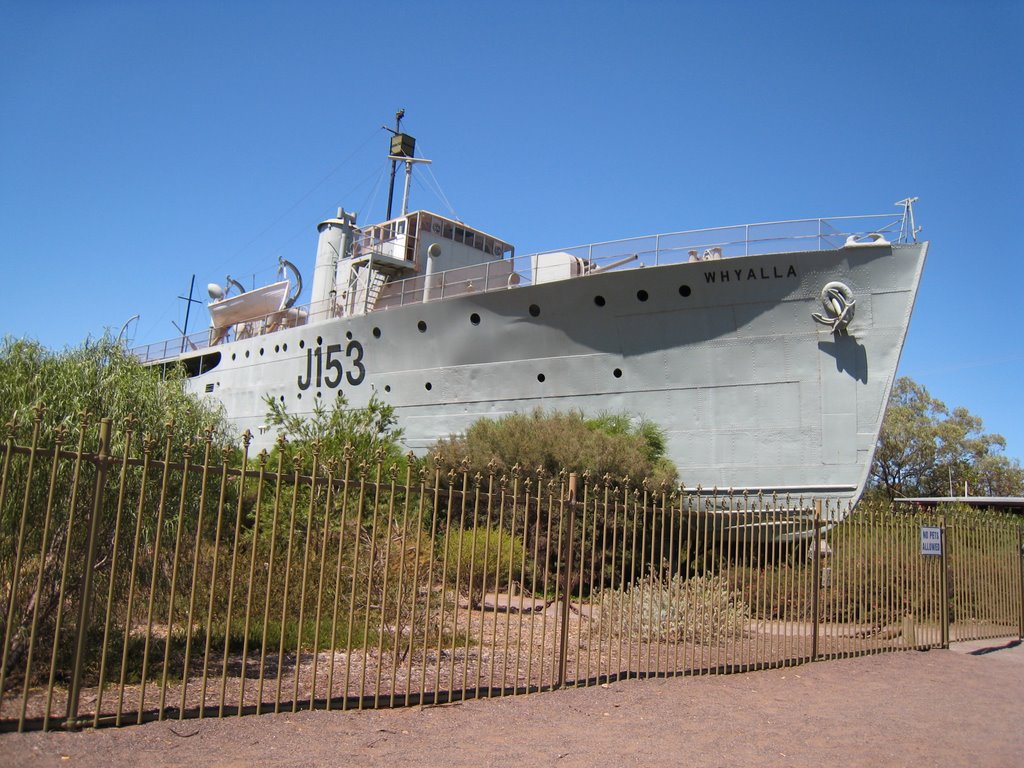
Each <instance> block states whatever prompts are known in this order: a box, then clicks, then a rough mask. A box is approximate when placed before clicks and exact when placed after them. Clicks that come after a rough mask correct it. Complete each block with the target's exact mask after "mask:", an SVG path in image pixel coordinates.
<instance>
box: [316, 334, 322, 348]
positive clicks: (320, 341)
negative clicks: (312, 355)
mask: <svg viewBox="0 0 1024 768" xmlns="http://www.w3.org/2000/svg"><path fill="white" fill-rule="evenodd" d="M316 345H317V346H318V347H322V346H323V345H324V337H323V336H317V337H316Z"/></svg>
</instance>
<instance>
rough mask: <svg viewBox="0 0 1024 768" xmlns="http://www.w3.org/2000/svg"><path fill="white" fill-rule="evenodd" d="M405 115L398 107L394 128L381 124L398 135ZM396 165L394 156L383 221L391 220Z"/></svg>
mask: <svg viewBox="0 0 1024 768" xmlns="http://www.w3.org/2000/svg"><path fill="white" fill-rule="evenodd" d="M403 117H405V110H404V109H400V110H398V111H397V112H395V130H393V131H391V129H390V128H388V127H387V126H386V125H384V126H381V127H382V128H383V129H384V130H386V131H391V132H392V133H393V134H394V135H396V136H397V135H398V134H399V133H401V132H402V118H403ZM397 167H398V161H397V160H395V159H394V158H392V159H391V183H390V184H389V185H388V215H387V216H385V217H384V221H390V220H391V203H392V201H393V200H394V198H395V171H396V170H397Z"/></svg>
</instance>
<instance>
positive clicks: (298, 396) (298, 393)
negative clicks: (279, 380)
mask: <svg viewBox="0 0 1024 768" xmlns="http://www.w3.org/2000/svg"><path fill="white" fill-rule="evenodd" d="M295 396H296V397H297V398H299V400H301V399H302V393H301V392H297V393H296V394H295Z"/></svg>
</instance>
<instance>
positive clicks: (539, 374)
mask: <svg viewBox="0 0 1024 768" xmlns="http://www.w3.org/2000/svg"><path fill="white" fill-rule="evenodd" d="M544 378H545V377H544V374H543V373H538V374H537V381H539V382H540V383H541V384H543V383H544Z"/></svg>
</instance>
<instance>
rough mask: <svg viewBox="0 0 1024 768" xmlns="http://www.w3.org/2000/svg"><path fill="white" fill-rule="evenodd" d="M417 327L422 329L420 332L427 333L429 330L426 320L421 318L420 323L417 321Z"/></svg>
mask: <svg viewBox="0 0 1024 768" xmlns="http://www.w3.org/2000/svg"><path fill="white" fill-rule="evenodd" d="M416 327H417V328H419V329H420V333H426V332H427V324H426V323H425V322H423V321H422V320H420V321H419V322H418V323H416Z"/></svg>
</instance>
